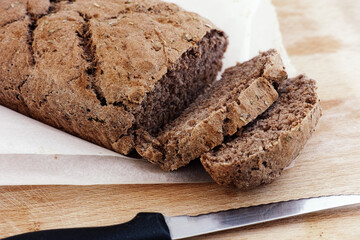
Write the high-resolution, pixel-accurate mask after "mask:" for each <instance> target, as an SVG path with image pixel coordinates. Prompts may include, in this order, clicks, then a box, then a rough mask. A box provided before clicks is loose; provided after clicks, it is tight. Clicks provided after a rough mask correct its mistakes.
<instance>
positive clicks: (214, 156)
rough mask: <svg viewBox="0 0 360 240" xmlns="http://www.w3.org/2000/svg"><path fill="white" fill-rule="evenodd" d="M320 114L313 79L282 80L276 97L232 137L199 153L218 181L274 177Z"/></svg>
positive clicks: (239, 183)
mask: <svg viewBox="0 0 360 240" xmlns="http://www.w3.org/2000/svg"><path fill="white" fill-rule="evenodd" d="M320 116H321V107H320V100H319V99H318V96H317V94H316V85H315V81H314V80H310V79H308V78H306V77H305V76H303V75H300V76H298V77H296V78H293V79H288V80H286V81H285V82H284V83H283V84H282V85H280V88H279V99H278V100H277V101H276V102H275V103H274V104H273V105H272V106H271V107H270V108H269V109H268V110H267V111H266V112H264V113H263V114H262V115H260V116H259V117H258V118H257V119H256V120H255V121H254V122H252V123H251V124H249V125H247V126H245V127H244V128H243V130H242V131H241V132H239V133H238V134H237V136H236V137H232V138H229V139H228V140H227V141H226V142H225V143H224V144H223V145H222V146H221V147H219V148H217V149H214V150H212V151H210V152H208V153H206V154H203V155H202V156H201V163H202V164H203V166H204V167H205V169H206V171H207V172H208V173H209V174H210V175H211V177H212V178H213V179H214V180H215V181H216V182H217V183H218V184H220V185H231V186H236V187H238V188H240V189H250V188H254V187H256V186H258V185H261V184H267V183H270V182H272V181H273V180H274V179H276V178H278V177H279V176H280V175H281V173H282V171H283V169H284V168H285V167H287V166H288V165H289V164H290V163H291V162H292V161H293V160H294V159H295V158H296V157H297V156H298V154H299V152H300V151H301V149H302V148H303V147H304V145H305V143H306V141H307V140H308V139H309V138H310V136H311V134H312V133H313V132H314V131H315V126H316V125H317V123H318V121H319V118H320Z"/></svg>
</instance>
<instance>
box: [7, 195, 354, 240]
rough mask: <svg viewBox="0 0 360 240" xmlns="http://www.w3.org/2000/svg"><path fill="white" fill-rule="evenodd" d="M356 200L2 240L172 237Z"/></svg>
mask: <svg viewBox="0 0 360 240" xmlns="http://www.w3.org/2000/svg"><path fill="white" fill-rule="evenodd" d="M359 203H360V195H334V196H322V197H314V198H303V199H297V200H290V201H282V202H275V203H269V204H263V205H257V206H251V207H243V208H238V209H230V210H226V211H220V212H214V213H207V214H201V215H198V216H187V215H182V216H175V217H166V216H163V215H162V214H161V213H139V214H137V215H136V216H135V218H133V219H132V220H131V221H129V222H126V223H122V224H118V225H113V226H105V227H90V228H68V229H54V230H44V231H38V232H31V233H24V234H20V235H17V236H13V237H9V238H5V239H3V240H35V239H42V240H65V239H66V240H75V239H76V240H85V239H86V240H95V239H96V240H110V239H112V240H115V239H128V240H140V239H141V240H150V239H157V240H171V239H174V240H175V239H184V238H188V237H193V236H199V235H203V234H208V233H212V232H218V231H224V230H229V229H233V228H239V227H244V226H249V225H254V224H259V223H264V222H269V221H274V220H279V219H284V218H289V217H294V216H299V215H304V214H307V213H313V212H318V211H322V210H327V209H332V208H338V207H344V206H350V205H354V204H359Z"/></svg>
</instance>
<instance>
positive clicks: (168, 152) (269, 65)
mask: <svg viewBox="0 0 360 240" xmlns="http://www.w3.org/2000/svg"><path fill="white" fill-rule="evenodd" d="M286 77H287V74H286V72H285V70H284V66H283V64H282V61H281V58H280V56H279V54H278V53H277V52H276V51H275V50H269V51H267V52H264V53H261V54H260V55H259V56H257V57H255V58H254V59H252V60H250V61H247V62H245V63H242V64H237V65H236V66H234V67H231V68H228V69H226V70H225V72H224V73H223V75H222V79H221V80H220V81H218V82H216V83H214V84H213V85H212V86H211V87H210V88H209V89H207V90H206V92H205V94H203V95H202V96H200V97H199V98H198V99H196V101H195V102H194V103H192V104H191V105H190V106H189V108H187V109H186V110H185V111H184V112H183V113H182V114H181V115H180V117H178V118H177V119H175V120H174V121H173V122H171V123H170V124H168V125H167V126H165V128H164V129H163V130H162V131H161V132H160V133H159V134H158V135H154V134H150V133H148V132H141V133H139V134H138V136H139V139H137V145H136V150H137V151H138V153H139V154H140V155H141V156H142V157H144V158H146V159H147V160H149V161H151V162H152V163H155V164H158V165H159V166H160V167H161V168H162V169H163V170H166V171H170V170H176V169H178V168H179V167H182V166H184V165H186V164H187V163H189V162H190V161H191V160H193V159H195V158H197V157H200V156H201V154H203V153H205V152H208V151H210V150H211V149H213V148H214V147H216V146H218V145H220V144H221V143H222V142H223V140H224V137H225V136H231V135H233V134H234V133H236V132H237V131H238V130H239V129H241V128H242V127H243V126H245V125H246V124H248V123H249V122H251V121H252V120H254V119H255V118H256V117H257V116H258V115H259V114H261V113H262V112H264V111H265V110H266V109H267V108H268V107H270V105H271V104H272V103H273V102H274V101H275V100H276V99H277V97H278V94H277V92H276V90H275V88H274V86H273V85H279V84H280V83H281V82H282V81H283V80H284V79H285V78H286Z"/></svg>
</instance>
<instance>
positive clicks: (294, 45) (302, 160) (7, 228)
mask: <svg viewBox="0 0 360 240" xmlns="http://www.w3.org/2000/svg"><path fill="white" fill-rule="evenodd" d="M274 4H275V6H276V9H277V11H278V14H279V18H280V25H281V30H282V33H283V36H284V43H285V46H286V48H287V50H288V52H289V53H290V57H291V60H292V62H293V64H294V65H295V66H296V68H297V69H298V70H299V72H306V73H307V75H308V76H310V77H312V78H315V79H316V80H317V81H318V85H319V94H320V97H321V99H322V106H323V117H322V118H321V120H320V123H319V125H318V128H317V130H316V132H315V134H314V136H313V137H312V138H311V139H310V141H309V142H308V143H307V145H306V146H305V148H304V150H303V151H302V153H301V154H300V156H299V157H298V158H297V159H296V161H295V165H294V167H293V168H291V169H289V170H286V171H285V172H284V173H283V176H282V177H281V178H279V179H278V180H277V181H276V182H274V183H273V184H270V185H267V186H262V187H260V188H257V189H254V190H251V191H247V192H240V191H238V190H236V189H232V188H224V187H220V186H217V185H216V184H214V183H209V184H163V185H100V186H16V187H12V186H8V187H0V238H2V237H7V236H10V235H14V234H19V233H22V232H27V231H34V230H41V229H50V228H59V227H77V226H78V227H80V226H99V225H107V224H116V223H120V222H123V221H127V220H130V219H131V218H132V217H133V216H135V214H136V213H137V212H140V211H157V212H162V213H163V214H165V215H168V216H171V215H180V214H190V215H196V214H199V213H207V212H210V211H219V210H224V209H229V208H235V207H243V206H250V205H257V204H261V203H268V202H273V201H279V200H288V199H293V198H301V197H310V196H318V195H327V194H341V193H360V184H359V180H360V165H359V164H358V161H359V160H360V96H359V92H360V81H359V78H360V70H359V68H358V64H359V63H360V44H359V43H360V41H356V40H358V39H360V38H359V34H360V29H359V27H358V26H357V25H356V23H355V22H354V21H355V20H356V19H358V17H357V15H356V14H355V13H354V11H353V9H354V8H356V6H355V5H356V4H357V3H356V1H352V3H351V2H350V1H347V0H346V1H340V0H338V1H335V0H334V1H326V0H317V1H310V0H306V1H297V0H291V1H290V0H276V1H274ZM354 4H355V5H354ZM344 33H346V34H347V35H346V36H343V35H344ZM359 222H360V206H355V207H350V208H343V209H337V210H331V211H325V212H321V213H316V214H311V215H307V216H303V217H296V218H291V219H287V220H281V221H275V222H271V223H266V224H260V225H256V226H252V227H247V228H243V229H235V230H231V231H226V232H221V233H216V234H209V235H207V236H201V237H198V238H193V239H294V238H295V239H296V238H299V239H323V238H324V239H356V237H358V236H360V228H359V227H358V223H359Z"/></svg>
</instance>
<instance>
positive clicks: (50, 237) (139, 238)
mask: <svg viewBox="0 0 360 240" xmlns="http://www.w3.org/2000/svg"><path fill="white" fill-rule="evenodd" d="M153 239H157V240H171V236H170V232H169V228H168V226H167V225H166V222H165V218H164V216H163V215H162V214H161V213H138V214H137V215H136V216H135V217H134V218H133V219H132V220H130V221H129V222H126V223H123V224H119V225H113V226H107V227H90V228H68V229H54V230H44V231H39V232H31V233H24V234H20V235H17V236H13V237H9V238H5V239H3V240H153Z"/></svg>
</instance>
